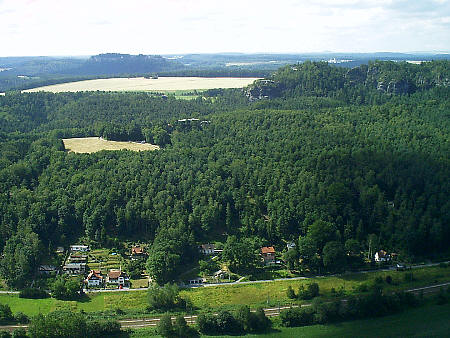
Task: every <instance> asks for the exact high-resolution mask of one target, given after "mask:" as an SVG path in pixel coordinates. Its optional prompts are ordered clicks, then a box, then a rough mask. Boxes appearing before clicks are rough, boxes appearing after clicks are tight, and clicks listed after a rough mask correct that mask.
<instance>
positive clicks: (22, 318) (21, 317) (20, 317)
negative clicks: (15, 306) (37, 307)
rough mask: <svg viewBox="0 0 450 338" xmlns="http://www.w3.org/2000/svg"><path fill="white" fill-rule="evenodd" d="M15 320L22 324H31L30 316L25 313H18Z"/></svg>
mask: <svg viewBox="0 0 450 338" xmlns="http://www.w3.org/2000/svg"><path fill="white" fill-rule="evenodd" d="M14 319H15V321H16V322H18V323H20V324H27V323H29V322H30V318H28V316H27V315H26V314H25V313H23V312H17V313H16V314H15V315H14Z"/></svg>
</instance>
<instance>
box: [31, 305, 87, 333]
mask: <svg viewBox="0 0 450 338" xmlns="http://www.w3.org/2000/svg"><path fill="white" fill-rule="evenodd" d="M28 333H29V334H30V336H32V337H71V338H78V337H79V338H82V337H83V338H84V337H88V330H87V324H86V318H85V316H84V315H83V314H81V313H74V312H71V311H54V312H51V313H49V314H47V315H46V316H44V315H42V314H39V315H37V316H36V317H34V318H33V320H32V321H31V324H30V326H29V327H28Z"/></svg>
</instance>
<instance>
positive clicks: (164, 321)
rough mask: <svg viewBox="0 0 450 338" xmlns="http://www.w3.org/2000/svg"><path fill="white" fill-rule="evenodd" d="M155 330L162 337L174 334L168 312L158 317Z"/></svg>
mask: <svg viewBox="0 0 450 338" xmlns="http://www.w3.org/2000/svg"><path fill="white" fill-rule="evenodd" d="M156 330H157V331H158V334H159V335H161V336H163V337H172V336H173V335H174V330H173V326H172V319H171V317H170V315H169V314H168V313H166V314H164V315H163V316H162V317H161V318H160V320H159V322H158V325H157V326H156Z"/></svg>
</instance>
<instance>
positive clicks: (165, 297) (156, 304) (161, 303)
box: [148, 283, 190, 311]
mask: <svg viewBox="0 0 450 338" xmlns="http://www.w3.org/2000/svg"><path fill="white" fill-rule="evenodd" d="M179 293H180V290H179V288H178V286H177V285H176V284H169V283H168V284H166V285H164V286H162V287H159V286H156V285H154V286H151V287H150V288H149V289H148V303H149V307H148V309H149V310H162V311H167V310H171V309H175V308H180V309H183V310H184V309H186V307H187V305H188V304H190V302H189V300H184V299H183V298H181V297H180V296H179Z"/></svg>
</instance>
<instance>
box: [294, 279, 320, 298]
mask: <svg viewBox="0 0 450 338" xmlns="http://www.w3.org/2000/svg"><path fill="white" fill-rule="evenodd" d="M318 295H319V284H317V283H311V284H308V285H307V286H306V290H305V287H304V286H303V285H301V286H300V287H299V289H298V298H300V299H303V300H308V299H313V298H314V297H317V296H318Z"/></svg>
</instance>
